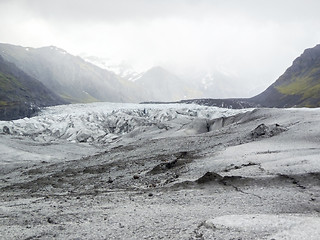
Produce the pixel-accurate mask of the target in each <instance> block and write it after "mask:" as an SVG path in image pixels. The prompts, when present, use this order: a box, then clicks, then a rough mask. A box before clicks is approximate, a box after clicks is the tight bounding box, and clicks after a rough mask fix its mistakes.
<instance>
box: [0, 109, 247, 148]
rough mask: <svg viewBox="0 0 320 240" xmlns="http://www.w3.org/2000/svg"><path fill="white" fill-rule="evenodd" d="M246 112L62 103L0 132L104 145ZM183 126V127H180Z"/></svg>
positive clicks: (195, 128) (195, 127)
mask: <svg viewBox="0 0 320 240" xmlns="http://www.w3.org/2000/svg"><path fill="white" fill-rule="evenodd" d="M246 111H248V110H232V109H221V108H217V107H204V106H199V105H187V104H185V105H184V104H168V105H164V104H159V105H151V104H144V105H142V104H118V103H92V104H74V105H62V106H55V107H49V108H46V109H44V110H43V111H42V112H41V113H40V114H39V116H36V117H32V118H24V119H19V120H15V121H7V122H6V121H2V122H0V132H2V133H3V128H4V127H5V126H6V127H8V128H9V131H10V133H11V134H13V135H20V136H27V137H30V138H32V139H33V140H35V141H45V142H47V141H54V140H57V139H65V140H68V141H73V142H75V141H76V142H91V143H92V142H94V143H100V144H105V143H107V142H109V141H110V138H114V137H115V136H123V135H125V134H128V133H130V132H132V131H133V130H137V129H139V128H147V129H151V128H153V127H156V128H158V129H160V130H162V131H161V132H165V131H168V129H173V130H172V131H171V132H178V133H180V134H183V135H188V134H197V133H203V132H205V131H207V129H206V127H205V126H206V121H209V120H212V119H214V118H219V117H227V116H231V115H235V114H237V113H242V112H246ZM188 124H189V125H188ZM187 125H188V126H187ZM183 127H184V128H185V129H183V130H181V128H183ZM175 135H177V134H175Z"/></svg>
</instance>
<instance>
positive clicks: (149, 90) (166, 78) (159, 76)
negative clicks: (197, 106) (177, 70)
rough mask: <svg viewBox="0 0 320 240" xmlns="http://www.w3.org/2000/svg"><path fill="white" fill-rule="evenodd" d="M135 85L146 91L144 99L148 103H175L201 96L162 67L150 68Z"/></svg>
mask: <svg viewBox="0 0 320 240" xmlns="http://www.w3.org/2000/svg"><path fill="white" fill-rule="evenodd" d="M135 83H136V84H137V85H139V86H140V87H141V88H143V89H144V90H145V91H146V93H145V94H146V95H145V96H144V98H145V99H147V100H148V101H177V100H181V99H186V98H193V97H197V96H200V95H201V93H199V92H198V91H196V90H194V88H193V87H192V86H191V85H189V84H188V83H187V82H185V81H183V80H182V79H180V78H179V77H177V76H176V75H174V74H172V73H170V72H169V71H167V70H165V69H163V68H162V67H153V68H151V69H150V70H148V71H147V72H145V73H144V74H143V75H142V76H141V77H140V78H139V79H137V80H136V81H135Z"/></svg>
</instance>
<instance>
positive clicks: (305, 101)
mask: <svg viewBox="0 0 320 240" xmlns="http://www.w3.org/2000/svg"><path fill="white" fill-rule="evenodd" d="M250 101H252V102H254V103H256V104H259V105H261V106H263V107H281V108H282V107H320V44H319V45H317V46H315V47H314V48H309V49H306V50H305V51H304V52H303V54H301V56H300V57H298V58H297V59H295V60H294V61H293V64H292V66H290V67H289V68H288V69H287V70H286V71H285V73H284V74H283V75H281V76H280V77H279V78H278V79H277V81H276V82H275V83H273V84H272V85H271V86H270V87H268V88H267V89H266V90H265V91H264V92H262V93H261V94H259V95H257V96H255V97H253V98H251V99H250Z"/></svg>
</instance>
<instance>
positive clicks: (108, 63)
mask: <svg viewBox="0 0 320 240" xmlns="http://www.w3.org/2000/svg"><path fill="white" fill-rule="evenodd" d="M80 57H81V58H83V59H84V60H85V61H87V62H89V63H92V64H94V65H96V66H98V67H100V68H102V69H106V70H108V71H110V72H113V73H115V74H116V75H118V76H119V77H121V78H123V79H125V80H128V81H132V82H134V81H136V80H137V79H139V78H140V77H141V76H142V75H143V72H138V71H136V70H135V69H134V68H133V67H132V66H131V65H130V64H129V63H127V62H126V61H123V60H122V61H115V60H113V59H111V58H100V57H96V56H89V55H86V54H81V55H80Z"/></svg>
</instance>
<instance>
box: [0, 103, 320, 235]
mask: <svg viewBox="0 0 320 240" xmlns="http://www.w3.org/2000/svg"><path fill="white" fill-rule="evenodd" d="M319 119H320V109H282V110H280V109H255V110H227V109H219V108H212V107H201V106H197V105H134V104H127V105H119V104H110V103H99V104H98V103H96V104H87V105H68V106H59V107H52V108H48V109H45V110H44V111H43V112H42V113H41V114H40V116H37V117H34V118H30V119H28V118H26V119H21V120H16V121H10V122H0V131H1V135H0V150H1V152H2V154H1V156H0V161H1V168H0V189H1V191H0V201H1V204H0V236H1V239H270V240H271V239H277V240H278V239H308V240H309V239H319V237H320V218H319V216H320V160H319V156H320V121H319Z"/></svg>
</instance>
